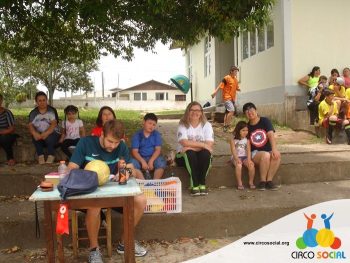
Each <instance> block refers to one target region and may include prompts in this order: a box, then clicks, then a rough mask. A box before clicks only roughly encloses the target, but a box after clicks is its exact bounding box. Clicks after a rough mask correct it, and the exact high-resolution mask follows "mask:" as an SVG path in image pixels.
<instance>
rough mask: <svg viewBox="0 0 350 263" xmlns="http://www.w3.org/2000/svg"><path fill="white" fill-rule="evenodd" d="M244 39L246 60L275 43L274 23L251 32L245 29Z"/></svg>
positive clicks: (243, 50)
mask: <svg viewBox="0 0 350 263" xmlns="http://www.w3.org/2000/svg"><path fill="white" fill-rule="evenodd" d="M241 39H242V60H245V59H247V58H249V57H251V56H254V55H255V54H257V53H260V52H263V51H265V50H267V49H269V48H270V47H273V45H274V27H273V23H272V22H271V23H269V24H267V25H266V26H264V27H262V28H259V29H255V30H253V31H251V32H247V31H244V32H242V34H241Z"/></svg>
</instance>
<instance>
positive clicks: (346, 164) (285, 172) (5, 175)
mask: <svg viewBox="0 0 350 263" xmlns="http://www.w3.org/2000/svg"><path fill="white" fill-rule="evenodd" d="M348 147H349V146H347V145H344V146H342V147H337V151H332V147H331V146H328V147H317V148H315V147H314V150H316V151H317V152H316V151H313V149H312V146H308V145H305V146H304V149H305V151H304V152H300V149H301V147H296V149H295V151H293V148H292V147H289V152H288V153H286V152H284V153H283V152H282V164H281V166H280V169H279V170H278V172H277V175H276V176H275V178H274V181H275V183H276V184H283V185H286V184H295V183H307V182H322V181H334V180H345V179H349V178H350V173H348V171H349V169H350V151H349V150H348ZM282 150H283V149H282ZM229 159H230V157H229V156H227V155H222V156H219V155H217V156H214V161H213V166H212V169H211V171H210V174H209V175H208V178H207V184H208V186H209V187H220V186H226V187H233V186H234V185H236V181H235V179H234V168H233V166H232V165H231V164H229V163H228V161H229ZM57 166H58V164H50V165H49V164H45V165H38V164H29V165H27V164H18V165H16V166H14V167H8V166H6V165H3V166H1V167H0V185H1V186H2V187H1V190H0V195H2V196H13V195H30V194H32V192H33V191H34V190H35V188H36V186H37V185H38V184H39V183H40V181H42V180H43V179H44V175H45V174H47V173H49V172H51V171H56V170H57ZM171 173H173V174H174V175H175V176H177V177H179V178H180V180H181V182H182V187H183V189H187V188H188V187H189V185H190V182H189V176H188V173H187V172H186V170H185V168H183V167H170V168H168V170H167V171H166V175H167V176H169V175H170V174H171ZM255 179H256V183H258V181H259V171H258V170H257V171H256V176H255ZM243 181H244V183H247V174H246V171H245V170H244V174H243Z"/></svg>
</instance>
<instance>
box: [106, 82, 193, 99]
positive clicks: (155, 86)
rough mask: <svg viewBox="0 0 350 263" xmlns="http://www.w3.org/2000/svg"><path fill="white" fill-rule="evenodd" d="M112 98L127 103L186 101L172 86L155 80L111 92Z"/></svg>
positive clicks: (183, 95) (181, 93) (184, 95)
mask: <svg viewBox="0 0 350 263" xmlns="http://www.w3.org/2000/svg"><path fill="white" fill-rule="evenodd" d="M112 97H116V98H117V99H118V100H127V101H154V102H161V101H169V102H174V101H186V94H184V93H183V92H181V91H180V90H178V89H177V88H175V87H174V86H171V85H167V84H164V83H161V82H158V81H155V80H150V81H147V82H144V83H141V84H138V85H136V86H133V87H130V88H127V89H123V90H118V91H113V92H112Z"/></svg>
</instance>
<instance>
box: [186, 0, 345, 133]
mask: <svg viewBox="0 0 350 263" xmlns="http://www.w3.org/2000/svg"><path fill="white" fill-rule="evenodd" d="M348 10H350V1H348V0H334V1H328V0H308V1H305V0H293V1H291V0H276V3H275V6H274V7H273V10H272V14H271V22H270V23H268V24H267V25H266V26H265V27H264V28H263V29H256V30H253V31H252V32H240V34H239V36H238V37H233V38H232V40H231V41H230V42H229V43H223V42H220V41H218V40H217V39H215V38H212V37H210V36H206V37H204V38H203V39H202V40H201V41H200V42H199V43H198V44H196V45H194V46H191V47H189V48H188V49H187V50H186V64H187V65H186V66H187V69H188V76H189V77H190V79H191V81H192V85H193V94H194V99H195V100H198V101H200V102H205V101H208V100H209V101H210V102H211V103H212V104H215V103H218V102H219V101H220V96H217V97H216V98H215V99H211V97H210V94H211V93H212V92H213V90H214V89H215V87H216V86H217V85H218V83H219V82H220V81H221V80H222V78H223V77H224V76H225V75H226V74H228V71H229V68H230V66H231V65H236V66H238V67H239V68H240V72H239V81H240V87H241V90H242V91H241V92H239V94H238V105H239V109H240V110H241V108H242V105H243V104H244V103H245V102H248V101H252V102H254V103H255V104H256V105H257V106H258V111H259V113H261V114H263V115H268V116H270V117H272V118H274V119H275V120H277V121H279V122H281V123H284V124H288V125H290V126H292V127H295V128H305V127H304V126H305V125H306V124H307V123H308V120H307V118H308V115H307V114H306V111H305V109H306V104H305V98H306V89H305V88H303V87H300V86H299V85H298V84H297V81H298V79H300V78H301V77H303V76H305V75H307V74H308V73H309V72H310V71H311V69H312V67H313V66H320V67H321V74H323V75H326V76H329V75H330V71H331V69H332V68H337V69H338V70H339V72H341V71H342V70H343V68H344V67H349V66H350V52H349V51H348V50H349V46H348V43H349V42H350V34H348V33H347V32H348V31H349V26H348V25H349V22H348V20H349V19H348V12H349V11H348Z"/></svg>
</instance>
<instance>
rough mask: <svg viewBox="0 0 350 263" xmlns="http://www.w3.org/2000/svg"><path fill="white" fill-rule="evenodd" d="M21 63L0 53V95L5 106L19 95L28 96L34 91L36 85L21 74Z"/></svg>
mask: <svg viewBox="0 0 350 263" xmlns="http://www.w3.org/2000/svg"><path fill="white" fill-rule="evenodd" d="M22 69H23V63H20V62H18V61H16V60H14V59H12V58H11V57H10V56H9V55H5V54H4V53H3V52H1V53H0V93H1V94H2V95H3V96H4V100H5V104H6V105H5V106H6V107H8V106H9V104H10V103H12V102H14V101H15V99H16V96H17V95H18V94H19V93H26V94H28V95H29V94H30V93H29V92H33V90H36V83H35V82H34V81H33V80H32V79H29V78H27V77H26V76H25V74H23V71H22Z"/></svg>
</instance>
